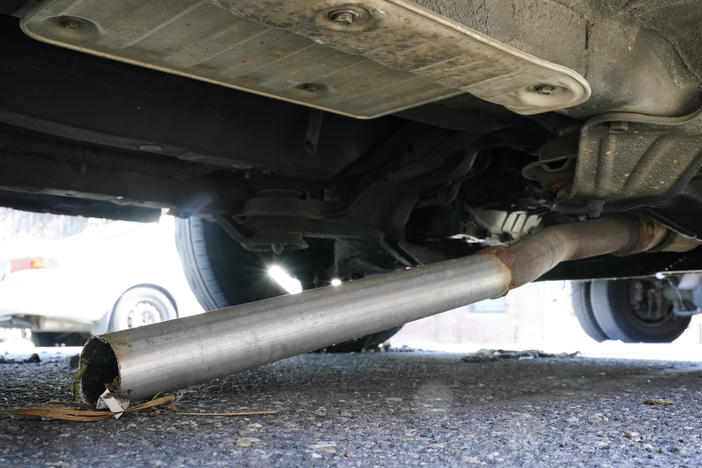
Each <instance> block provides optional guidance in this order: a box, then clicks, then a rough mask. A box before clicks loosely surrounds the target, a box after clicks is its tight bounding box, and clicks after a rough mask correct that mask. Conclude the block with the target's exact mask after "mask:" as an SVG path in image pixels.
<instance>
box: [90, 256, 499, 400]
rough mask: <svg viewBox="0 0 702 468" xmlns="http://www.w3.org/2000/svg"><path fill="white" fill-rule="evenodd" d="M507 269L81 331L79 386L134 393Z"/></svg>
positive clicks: (347, 335) (349, 335) (431, 303)
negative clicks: (101, 331)
mask: <svg viewBox="0 0 702 468" xmlns="http://www.w3.org/2000/svg"><path fill="white" fill-rule="evenodd" d="M509 282H510V274H509V270H508V269H507V268H506V267H505V266H504V265H503V264H502V262H500V261H499V259H498V258H497V257H494V256H492V255H476V256H472V257H468V258H462V259H456V260H449V261H445V262H441V263H440V264H433V265H427V266H423V267H418V268H413V269H409V270H401V271H396V272H392V273H388V274H385V275H379V276H374V277H370V278H365V279H361V280H357V281H351V282H348V283H343V284H342V285H341V286H339V287H331V286H330V287H325V288H319V289H313V290H310V291H306V292H303V293H302V294H297V295H287V296H278V297H275V298H271V299H266V300H263V301H258V302H252V303H248V304H242V305H238V306H234V307H228V308H226V309H220V310H217V311H213V312H209V313H206V314H202V315H196V316H191V317H185V318H182V319H177V320H170V321H167V322H161V323H157V324H153V325H148V326H144V327H139V328H132V329H129V330H124V331H119V332H115V333H109V334H107V335H102V336H98V337H94V338H91V339H90V340H89V341H88V343H87V344H86V345H85V347H84V349H83V353H82V354H81V363H82V364H87V371H86V372H85V374H84V376H83V378H82V389H83V395H84V397H85V398H86V400H87V401H89V402H94V401H96V399H97V397H98V396H99V395H100V394H101V393H102V392H104V390H105V384H108V385H109V386H110V387H111V388H112V389H114V390H115V391H119V392H123V393H128V394H129V398H130V399H142V398H147V397H151V396H153V395H154V394H155V393H157V392H162V391H168V390H173V389H176V388H180V387H184V386H188V385H193V384H197V383H200V382H204V381H206V380H209V379H213V378H216V377H220V376H224V375H228V374H232V373H234V372H237V371H241V370H244V369H248V368H251V367H255V366H258V365H261V364H265V363H269V362H273V361H277V360H279V359H283V358H286V357H289V356H293V355H295V354H300V353H305V352H309V351H313V350H315V349H319V348H322V347H324V346H328V345H331V344H334V343H340V342H343V341H346V340H350V339H353V338H357V337H359V336H364V335H368V334H370V333H375V332H378V331H382V330H387V329H389V328H393V327H398V326H400V325H402V324H404V323H406V322H409V321H412V320H416V319H419V318H422V317H426V316H429V315H433V314H437V313H439V312H443V311H446V310H450V309H453V308H456V307H459V306H462V305H465V304H470V303H472V302H476V301H480V300H483V299H488V298H491V297H497V296H500V295H502V294H504V293H505V292H507V285H508V284H509Z"/></svg>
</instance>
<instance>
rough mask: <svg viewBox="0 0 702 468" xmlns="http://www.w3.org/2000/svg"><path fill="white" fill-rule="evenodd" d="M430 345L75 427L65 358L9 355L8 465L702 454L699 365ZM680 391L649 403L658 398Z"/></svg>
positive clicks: (646, 460)
mask: <svg viewBox="0 0 702 468" xmlns="http://www.w3.org/2000/svg"><path fill="white" fill-rule="evenodd" d="M460 357H461V356H460V355H456V354H445V353H425V352H392V351H391V352H382V353H380V352H379V353H363V354H341V355H330V354H326V355H325V354H308V355H304V356H297V357H294V358H290V359H287V360H285V361H281V362H277V363H274V364H270V365H267V366H263V367H260V368H257V369H253V370H250V371H247V372H243V373H239V374H235V375H232V376H230V377H226V378H221V379H218V380H214V381H211V382H209V383H206V384H203V385H200V386H196V387H191V388H188V389H185V390H181V391H178V392H176V393H175V396H176V398H177V408H178V410H180V411H189V412H205V411H207V412H230V411H255V410H272V409H274V410H278V411H279V413H277V414H274V415H265V416H252V417H215V416H213V417H205V416H202V417H200V416H181V415H177V414H174V413H173V412H168V411H164V412H161V413H159V414H156V415H143V414H127V415H124V416H123V417H122V418H121V419H119V420H107V421H101V422H90V423H79V422H64V421H41V420H22V419H12V418H10V416H9V415H8V414H7V413H6V412H5V410H7V409H9V408H14V407H20V406H31V405H34V404H37V403H41V402H45V401H48V400H56V399H62V400H66V399H70V392H71V390H70V383H69V381H70V378H71V374H72V372H73V370H71V369H69V368H68V367H67V366H66V364H65V363H63V362H61V361H59V360H56V359H50V358H49V359H47V357H46V356H44V359H43V361H42V362H41V363H22V364H0V411H1V412H2V413H1V414H0V466H62V467H72V466H162V465H165V466H169V467H171V466H173V467H178V466H234V465H240V466H337V465H339V466H364V467H365V466H406V465H410V466H424V465H428V466H471V465H475V466H479V465H502V466H553V465H556V464H567V465H570V466H641V465H644V464H645V465H648V466H700V465H702V443H701V438H702V417H701V416H702V364H700V363H686V362H652V361H625V360H603V359H591V358H581V357H575V358H536V359H529V360H501V361H495V362H470V363H468V362H462V361H460ZM650 398H654V399H659V400H666V401H670V402H672V404H670V405H654V406H650V405H646V404H644V400H646V399H650Z"/></svg>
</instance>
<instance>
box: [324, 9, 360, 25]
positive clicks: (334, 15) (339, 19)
mask: <svg viewBox="0 0 702 468" xmlns="http://www.w3.org/2000/svg"><path fill="white" fill-rule="evenodd" d="M356 18H358V13H356V12H355V11H353V10H334V11H330V12H329V19H330V20H332V21H333V22H335V23H336V24H338V25H340V26H351V25H352V24H353V22H354V21H355V20H356Z"/></svg>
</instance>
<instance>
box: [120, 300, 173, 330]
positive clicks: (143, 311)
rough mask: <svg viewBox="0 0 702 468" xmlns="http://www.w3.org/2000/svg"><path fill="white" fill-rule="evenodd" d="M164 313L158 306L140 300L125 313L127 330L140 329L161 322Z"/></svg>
mask: <svg viewBox="0 0 702 468" xmlns="http://www.w3.org/2000/svg"><path fill="white" fill-rule="evenodd" d="M163 315H164V311H163V310H162V308H161V307H159V304H156V303H154V302H151V301H146V300H142V301H139V302H136V303H135V304H134V305H133V306H132V308H131V309H129V312H127V328H135V327H141V326H143V325H149V324H151V323H157V322H160V321H161V320H163Z"/></svg>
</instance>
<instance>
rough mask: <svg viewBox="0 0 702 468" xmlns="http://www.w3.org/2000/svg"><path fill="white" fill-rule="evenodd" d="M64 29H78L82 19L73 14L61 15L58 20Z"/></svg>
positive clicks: (81, 24)
mask: <svg viewBox="0 0 702 468" xmlns="http://www.w3.org/2000/svg"><path fill="white" fill-rule="evenodd" d="M59 24H60V25H61V27H63V28H65V29H71V30H74V31H75V30H78V29H80V28H81V27H82V26H83V20H82V19H80V18H76V17H75V16H62V17H61V20H60V22H59Z"/></svg>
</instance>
